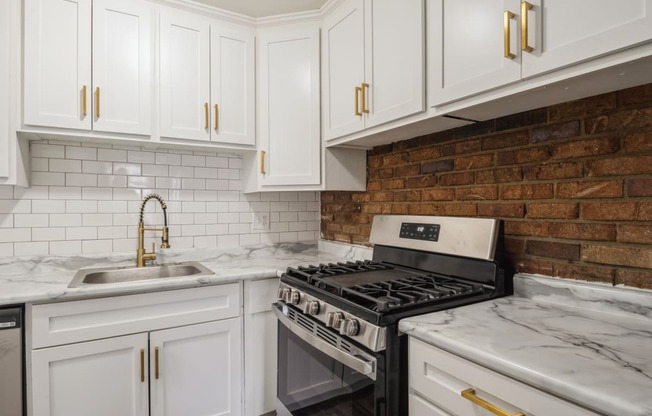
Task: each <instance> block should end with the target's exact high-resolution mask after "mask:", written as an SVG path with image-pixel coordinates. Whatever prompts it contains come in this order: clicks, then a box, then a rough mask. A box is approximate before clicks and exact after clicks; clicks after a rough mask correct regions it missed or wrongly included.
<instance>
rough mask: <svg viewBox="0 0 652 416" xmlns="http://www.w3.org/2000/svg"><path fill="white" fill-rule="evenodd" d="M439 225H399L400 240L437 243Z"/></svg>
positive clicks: (405, 223)
mask: <svg viewBox="0 0 652 416" xmlns="http://www.w3.org/2000/svg"><path fill="white" fill-rule="evenodd" d="M440 228H441V225H439V224H419V223H413V222H404V223H401V231H400V233H399V237H400V238H409V239H411V240H425V241H437V240H439V229H440Z"/></svg>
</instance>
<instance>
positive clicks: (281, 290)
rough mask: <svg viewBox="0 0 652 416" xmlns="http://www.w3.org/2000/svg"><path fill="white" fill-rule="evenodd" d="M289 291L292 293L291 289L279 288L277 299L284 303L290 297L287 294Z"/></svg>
mask: <svg viewBox="0 0 652 416" xmlns="http://www.w3.org/2000/svg"><path fill="white" fill-rule="evenodd" d="M289 291H290V289H288V288H287V287H279V288H278V293H277V297H278V298H279V299H280V300H283V301H284V300H285V298H286V297H287V296H288V295H287V293H288V292H289Z"/></svg>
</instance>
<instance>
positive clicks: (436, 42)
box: [427, 0, 521, 106]
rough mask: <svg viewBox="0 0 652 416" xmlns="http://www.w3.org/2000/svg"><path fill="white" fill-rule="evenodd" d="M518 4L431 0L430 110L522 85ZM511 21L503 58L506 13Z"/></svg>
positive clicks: (489, 0)
mask: <svg viewBox="0 0 652 416" xmlns="http://www.w3.org/2000/svg"><path fill="white" fill-rule="evenodd" d="M519 4H520V3H519V1H517V0H431V1H430V2H429V3H428V15H429V16H428V19H429V23H428V26H429V30H428V32H429V33H428V42H427V43H428V45H429V46H428V48H429V52H430V53H432V54H433V59H432V60H431V63H432V64H431V68H430V74H429V75H430V78H431V82H430V84H429V88H430V93H429V105H430V106H436V105H440V104H444V103H447V102H450V101H454V100H457V99H460V98H464V97H467V96H470V95H473V94H476V93H479V92H484V91H487V90H490V89H492V88H496V87H500V86H502V85H505V84H508V83H511V82H515V81H518V80H520V77H521V58H520V49H519V48H520V38H519V36H518V24H517V23H518V20H517V19H518V13H519ZM505 11H509V12H512V13H514V14H515V16H514V18H513V19H511V20H510V21H509V22H510V26H509V27H510V42H509V50H510V52H511V53H513V54H514V55H515V57H514V58H513V59H508V58H506V57H505V56H504V55H505V54H504V53H505V44H504V25H503V18H504V12H505Z"/></svg>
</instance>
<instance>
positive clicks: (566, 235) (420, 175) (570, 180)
mask: <svg viewBox="0 0 652 416" xmlns="http://www.w3.org/2000/svg"><path fill="white" fill-rule="evenodd" d="M367 166H368V172H367V191H366V192H323V193H322V197H321V201H322V202H321V236H322V238H324V239H328V240H337V241H344V242H350V243H359V244H368V238H369V232H370V229H371V222H372V220H373V216H374V215H375V214H410V215H452V216H470V217H493V218H500V219H502V220H504V235H503V236H502V237H503V238H504V245H505V252H506V260H507V262H508V263H509V264H510V265H511V266H512V267H513V268H514V270H515V271H518V272H526V273H539V274H544V275H550V276H559V277H562V278H570V279H581V280H592V281H600V282H605V283H610V284H625V285H628V286H636V287H644V288H652V84H647V85H643V86H640V87H636V88H630V89H627V90H622V91H617V92H613V93H609V94H603V95H599V96H596V97H590V98H587V99H582V100H577V101H572V102H567V103H563V104H559V105H554V106H551V107H548V108H542V109H537V110H532V111H527V112H524V113H520V114H514V115H511V116H507V117H502V118H499V119H495V120H489V121H484V122H480V123H475V124H472V125H469V126H464V127H460V128H457V129H452V130H448V131H444V132H438V133H433V134H430V135H426V136H421V137H416V138H413V139H410V140H405V141H401V142H397V143H393V144H389V145H383V146H378V147H375V148H373V149H371V150H369V152H368V153H367Z"/></svg>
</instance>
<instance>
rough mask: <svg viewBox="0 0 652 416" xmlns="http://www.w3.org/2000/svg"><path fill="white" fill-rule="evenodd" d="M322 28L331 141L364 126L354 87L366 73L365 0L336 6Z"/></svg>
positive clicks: (326, 134)
mask: <svg viewBox="0 0 652 416" xmlns="http://www.w3.org/2000/svg"><path fill="white" fill-rule="evenodd" d="M323 28H324V33H323V44H324V52H323V59H324V65H323V69H324V70H323V93H324V101H323V103H324V104H323V105H324V138H325V139H326V140H330V139H335V138H337V137H341V136H345V135H347V134H351V133H355V132H357V131H361V130H363V129H364V120H363V118H362V116H361V115H356V114H355V103H356V90H355V88H356V87H360V86H361V84H362V83H363V82H364V76H365V74H364V67H365V61H364V53H365V49H364V48H365V33H364V0H354V1H350V2H347V3H344V4H342V5H341V6H339V8H338V9H337V10H336V11H335V12H333V13H332V14H330V15H329V16H327V17H326V19H324V23H323ZM358 97H359V95H358ZM358 99H359V98H358Z"/></svg>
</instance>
